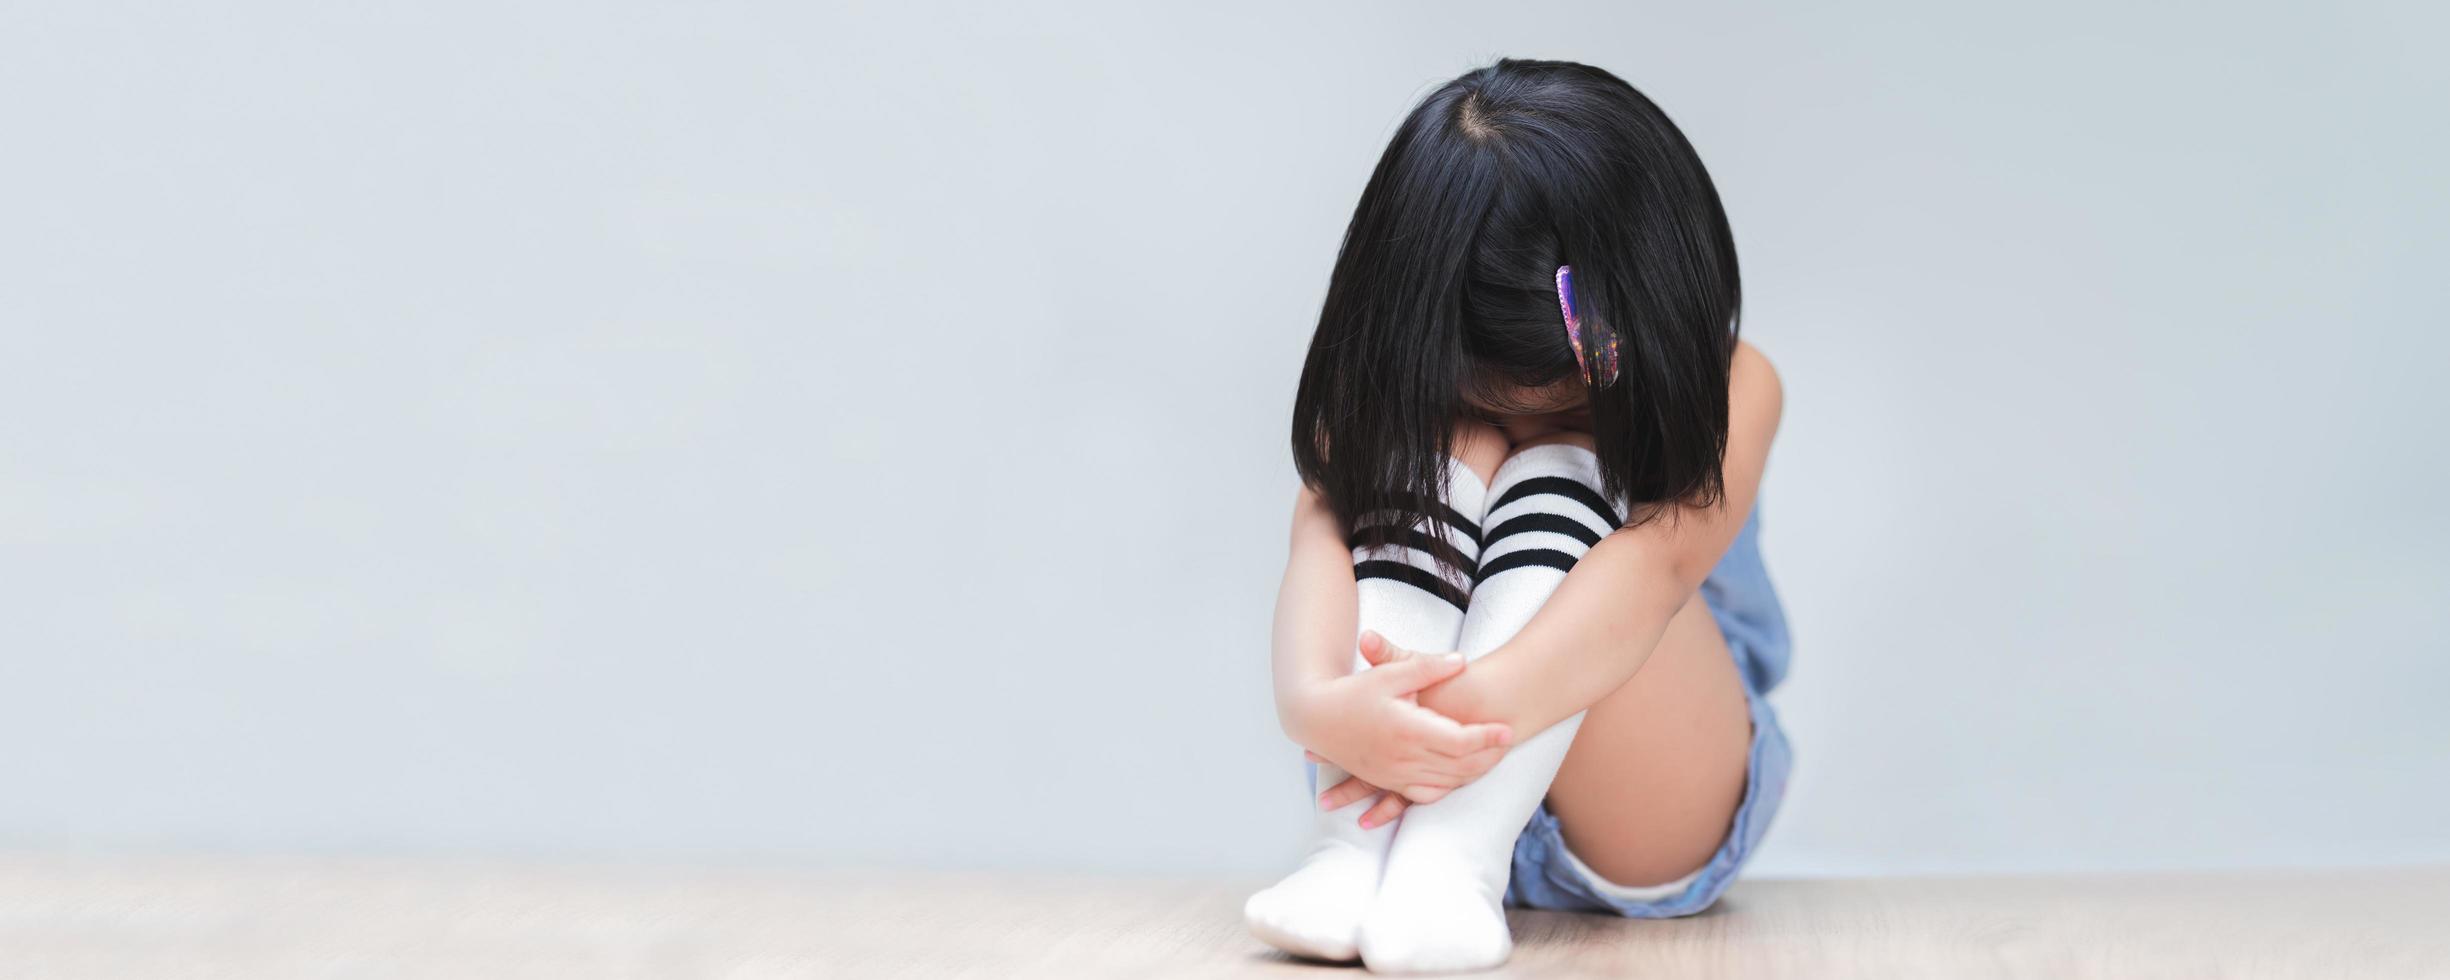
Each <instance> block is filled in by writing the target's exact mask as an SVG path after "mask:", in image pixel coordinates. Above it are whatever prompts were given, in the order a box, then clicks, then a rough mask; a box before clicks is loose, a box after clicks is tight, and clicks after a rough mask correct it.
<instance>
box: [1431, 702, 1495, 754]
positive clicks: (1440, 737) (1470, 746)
mask: <svg viewBox="0 0 2450 980" xmlns="http://www.w3.org/2000/svg"><path fill="white" fill-rule="evenodd" d="M1424 710H1426V709H1424ZM1429 714H1430V715H1431V717H1433V718H1435V719H1436V721H1433V722H1431V723H1430V724H1428V725H1427V726H1426V727H1424V728H1423V729H1422V731H1421V735H1420V744H1421V746H1422V747H1423V748H1426V749H1428V750H1429V751H1431V752H1435V753H1437V754H1439V755H1442V756H1447V757H1449V758H1460V757H1462V756H1467V755H1470V754H1472V753H1474V752H1479V751H1482V750H1485V749H1494V748H1504V747H1505V746H1507V745H1511V744H1513V742H1514V729H1512V728H1510V727H1508V726H1507V725H1506V723H1505V722H1502V721H1488V722H1482V723H1480V724H1477V725H1464V724H1458V723H1456V722H1455V721H1454V720H1453V719H1450V718H1447V717H1445V716H1442V715H1439V714H1437V713H1436V712H1429Z"/></svg>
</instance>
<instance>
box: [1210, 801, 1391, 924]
mask: <svg viewBox="0 0 2450 980" xmlns="http://www.w3.org/2000/svg"><path fill="white" fill-rule="evenodd" d="M1372 799H1373V800H1374V799H1375V798H1372ZM1371 802H1372V800H1363V801H1361V802H1359V803H1355V804H1352V805H1351V806H1349V807H1347V808H1346V809H1348V810H1351V811H1352V812H1351V813H1346V814H1344V817H1345V819H1347V820H1359V819H1360V817H1361V811H1362V810H1364V809H1367V808H1368V807H1369V805H1370V803H1371ZM1337 812H1339V813H1342V812H1343V811H1337ZM1384 864H1385V855H1384V852H1383V851H1365V850H1363V849H1362V848H1359V847H1354V846H1351V845H1349V844H1347V843H1345V842H1343V841H1332V840H1331V841H1322V842H1320V844H1319V846H1318V847H1316V848H1314V849H1313V850H1312V851H1311V853H1310V858H1309V860H1307V861H1304V862H1303V863H1302V866H1301V867H1300V868H1299V869H1296V870H1295V871H1294V872H1293V873H1292V874H1289V875H1286V876H1285V879H1284V880H1283V881H1280V882H1277V883H1276V884H1275V886H1274V887H1271V888H1269V889H1267V890H1265V891H1262V892H1260V893H1258V894H1256V895H1252V896H1251V897H1250V901H1248V902H1245V903H1243V905H1242V921H1243V922H1245V923H1247V924H1249V926H1250V930H1251V935H1254V936H1257V937H1259V941H1261V942H1264V943H1266V944H1268V945H1270V946H1274V947H1276V948H1277V949H1281V950H1284V951H1285V952H1288V953H1291V954H1293V955H1295V956H1307V957H1310V958H1311V959H1317V960H1331V961H1336V962H1342V961H1345V960H1350V959H1352V958H1353V957H1354V956H1355V955H1358V951H1359V947H1358V945H1357V942H1358V939H1359V937H1360V934H1361V917H1362V916H1363V915H1365V914H1367V913H1368V912H1369V909H1370V902H1371V899H1372V897H1374V896H1375V895H1377V893H1378V873H1379V871H1380V869H1381V868H1382V867H1383V866H1384Z"/></svg>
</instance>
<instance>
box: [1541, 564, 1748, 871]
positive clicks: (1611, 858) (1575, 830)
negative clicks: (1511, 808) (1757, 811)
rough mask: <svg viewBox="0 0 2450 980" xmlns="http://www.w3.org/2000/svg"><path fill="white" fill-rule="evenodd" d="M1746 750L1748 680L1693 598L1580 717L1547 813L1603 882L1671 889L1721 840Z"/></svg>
mask: <svg viewBox="0 0 2450 980" xmlns="http://www.w3.org/2000/svg"><path fill="white" fill-rule="evenodd" d="M1751 747H1752V714H1751V711H1750V707H1749V705H1748V703H1747V702H1746V700H1745V697H1744V682H1743V678H1742V677H1741V676H1740V675H1739V674H1738V673H1737V671H1736V665H1735V659H1734V658H1733V657H1732V656H1730V655H1729V654H1728V652H1727V640H1726V638H1725V637H1724V636H1722V635H1720V633H1719V629H1718V621H1717V620H1716V619H1715V618H1713V617H1712V616H1711V615H1710V609H1709V607H1708V606H1707V605H1706V604H1704V603H1703V602H1702V600H1701V597H1700V596H1698V595H1696V596H1694V597H1693V598H1692V599H1691V600H1689V601H1687V602H1686V603H1685V605H1684V608H1683V609H1682V610H1679V611H1678V612H1677V613H1676V616H1675V618H1674V619H1672V620H1670V621H1669V622H1668V627H1667V633H1666V635H1665V636H1663V637H1661V639H1660V641H1659V646H1658V648H1657V649H1656V650H1654V651H1653V652H1652V653H1651V655H1650V659H1649V660H1648V661H1646V662H1644V663H1643V665H1642V669H1641V670H1640V671H1639V672H1638V673H1635V674H1634V675H1633V679H1631V680H1628V681H1626V682H1625V685H1624V686H1623V687H1620V688H1617V689H1616V691H1615V692H1614V693H1612V694H1610V695H1608V696H1607V697H1606V698H1603V699H1601V700H1600V702H1599V703H1598V704H1595V705H1592V706H1591V710H1590V713H1589V714H1586V715H1584V716H1583V720H1582V729H1581V730H1580V731H1579V732H1576V733H1575V735H1574V744H1573V747H1572V748H1571V749H1570V750H1568V751H1567V752H1566V756H1565V764H1564V766H1563V767H1562V768H1560V769H1559V770H1558V771H1557V778H1556V781H1555V782H1554V783H1553V784H1551V785H1550V787H1549V790H1548V807H1549V810H1550V811H1551V812H1553V813H1554V814H1556V817H1557V825H1558V829H1559V830H1560V831H1561V832H1562V833H1563V835H1564V837H1565V842H1566V846H1568V847H1570V848H1572V849H1573V852H1574V854H1575V856H1577V857H1580V858H1581V859H1582V860H1583V863H1585V864H1588V865H1589V866H1590V868H1591V870H1592V871H1595V872H1598V873H1599V875H1600V876H1601V877H1604V878H1606V879H1608V880H1609V881H1612V882H1615V883H1617V884H1621V885H1653V884H1660V883H1663V882H1668V881H1673V880H1675V879H1677V878H1681V877H1683V876H1684V875H1686V874H1689V873H1691V872H1693V871H1694V870H1696V869H1698V868H1700V867H1701V866H1702V865H1703V864H1704V863H1707V862H1708V861H1709V860H1710V856H1711V855H1712V854H1713V853H1715V852H1716V851H1717V850H1718V847H1719V845H1720V843H1722V842H1723V841H1724V840H1725V839H1726V837H1727V830H1728V826H1729V824H1730V822H1731V821H1732V820H1733V818H1734V816H1735V810H1736V806H1737V805H1738V804H1740V803H1741V802H1743V797H1744V776H1745V773H1744V767H1745V765H1746V763H1747V761H1748V760H1749V758H1750V755H1751Z"/></svg>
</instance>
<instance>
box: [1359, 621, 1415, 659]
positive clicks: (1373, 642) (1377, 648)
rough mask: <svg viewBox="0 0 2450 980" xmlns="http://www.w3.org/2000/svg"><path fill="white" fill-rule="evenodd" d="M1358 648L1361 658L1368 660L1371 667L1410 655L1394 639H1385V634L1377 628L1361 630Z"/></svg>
mask: <svg viewBox="0 0 2450 980" xmlns="http://www.w3.org/2000/svg"><path fill="white" fill-rule="evenodd" d="M1360 650H1361V659H1363V660H1367V661H1369V663H1370V666H1372V667H1377V666H1381V665H1384V664H1385V663H1387V662H1388V661H1390V660H1401V659H1403V658H1404V657H1406V656H1409V655H1410V654H1409V653H1408V651H1406V650H1405V649H1404V648H1402V647H1399V646H1396V645H1395V641H1393V640H1390V639H1387V635H1386V634H1384V633H1381V632H1378V631H1377V630H1362V631H1361V643H1360Z"/></svg>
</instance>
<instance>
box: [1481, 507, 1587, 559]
mask: <svg viewBox="0 0 2450 980" xmlns="http://www.w3.org/2000/svg"><path fill="white" fill-rule="evenodd" d="M1533 531H1554V532H1556V533H1558V534H1563V535H1567V536H1570V537H1572V538H1573V539H1574V540H1576V541H1580V542H1582V545H1583V547H1586V548H1589V547H1596V546H1597V545H1598V544H1599V532H1597V531H1594V530H1591V526H1590V525H1588V524H1584V523H1583V522H1581V521H1577V520H1575V519H1573V518H1571V517H1567V516H1565V515H1563V514H1541V513H1531V514H1524V515H1522V516H1521V517H1510V518H1507V519H1506V520H1505V522H1504V523H1502V524H1499V525H1497V526H1496V527H1493V528H1490V529H1489V539H1488V540H1486V541H1483V542H1481V543H1480V547H1481V549H1482V550H1484V551H1485V550H1487V549H1488V548H1489V547H1490V546H1492V545H1495V544H1496V543H1497V542H1499V541H1502V540H1504V539H1506V538H1508V537H1510V536H1513V535H1517V534H1529V533H1531V532H1533Z"/></svg>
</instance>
